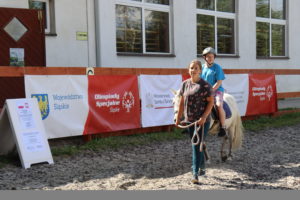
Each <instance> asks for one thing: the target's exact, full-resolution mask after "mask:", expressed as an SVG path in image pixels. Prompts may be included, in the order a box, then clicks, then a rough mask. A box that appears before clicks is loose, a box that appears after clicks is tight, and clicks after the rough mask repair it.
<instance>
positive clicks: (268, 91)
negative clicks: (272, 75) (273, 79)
mask: <svg viewBox="0 0 300 200" xmlns="http://www.w3.org/2000/svg"><path fill="white" fill-rule="evenodd" d="M266 95H267V97H268V99H269V101H271V97H272V96H273V89H272V86H271V85H269V86H268V88H267V92H266Z"/></svg>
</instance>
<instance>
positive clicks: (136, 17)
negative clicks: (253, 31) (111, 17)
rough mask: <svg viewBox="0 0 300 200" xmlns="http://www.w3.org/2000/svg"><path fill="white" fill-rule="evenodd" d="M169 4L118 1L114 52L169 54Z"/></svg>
mask: <svg viewBox="0 0 300 200" xmlns="http://www.w3.org/2000/svg"><path fill="white" fill-rule="evenodd" d="M169 30H170V6H169V0H118V1H117V5H116V44H117V52H125V53H141V54H143V53H147V54H151V53H156V54H157V53H162V54H165V53H170V49H171V48H170V31H169Z"/></svg>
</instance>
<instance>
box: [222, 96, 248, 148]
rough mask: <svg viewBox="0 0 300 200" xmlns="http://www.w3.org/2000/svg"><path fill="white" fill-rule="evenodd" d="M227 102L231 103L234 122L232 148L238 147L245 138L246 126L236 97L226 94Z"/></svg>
mask: <svg viewBox="0 0 300 200" xmlns="http://www.w3.org/2000/svg"><path fill="white" fill-rule="evenodd" d="M226 96H227V97H226V100H227V103H229V104H230V105H231V108H232V114H233V116H232V117H233V120H232V121H233V122H232V123H233V124H232V129H231V131H232V149H238V148H240V147H241V146H242V143H243V138H244V127H243V124H242V120H241V116H240V114H239V111H238V106H237V104H236V101H235V98H234V97H233V96H232V95H230V94H226Z"/></svg>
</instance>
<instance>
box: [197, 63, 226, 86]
mask: <svg viewBox="0 0 300 200" xmlns="http://www.w3.org/2000/svg"><path fill="white" fill-rule="evenodd" d="M201 78H203V79H204V80H206V81H207V82H208V83H210V84H211V86H214V84H216V82H217V81H218V80H224V79H225V75H224V72H223V70H222V68H221V66H220V65H218V64H217V63H214V64H213V65H212V66H211V67H207V66H206V64H203V65H202V73H201ZM217 91H221V92H224V88H223V87H222V84H221V85H220V87H219V88H218V89H217Z"/></svg>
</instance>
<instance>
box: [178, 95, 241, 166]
mask: <svg viewBox="0 0 300 200" xmlns="http://www.w3.org/2000/svg"><path fill="white" fill-rule="evenodd" d="M172 92H173V94H174V98H173V105H174V121H175V119H176V118H177V114H178V110H179V102H180V95H179V91H175V90H172ZM224 101H225V102H227V104H228V106H229V108H230V110H231V116H230V117H229V118H228V119H226V120H225V124H226V127H227V135H226V136H224V137H223V140H222V144H221V150H220V153H221V160H222V161H223V162H225V161H226V160H227V159H231V158H232V154H231V152H232V150H236V149H238V148H240V147H241V145H242V141H243V136H244V133H243V124H242V121H241V116H240V114H239V111H238V107H237V104H236V101H235V99H234V97H233V96H232V95H230V94H228V93H224ZM219 129H220V122H219V121H218V120H214V119H213V118H212V117H211V122H210V128H209V132H208V133H209V134H211V135H216V134H217V133H218V131H219ZM226 146H227V147H228V150H227V152H226V150H225V147H226ZM206 151H207V150H206ZM206 153H207V152H206ZM207 159H209V158H207Z"/></svg>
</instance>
